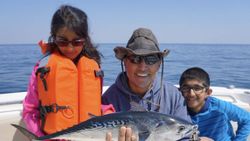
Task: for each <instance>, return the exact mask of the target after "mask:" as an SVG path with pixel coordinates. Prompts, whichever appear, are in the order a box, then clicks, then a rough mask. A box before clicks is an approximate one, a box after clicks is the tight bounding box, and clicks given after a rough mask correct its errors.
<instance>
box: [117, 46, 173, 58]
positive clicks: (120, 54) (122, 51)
mask: <svg viewBox="0 0 250 141" xmlns="http://www.w3.org/2000/svg"><path fill="white" fill-rule="evenodd" d="M114 52H115V57H116V58H117V59H119V60H123V59H124V58H125V57H126V56H127V55H128V54H135V55H149V54H156V53H157V54H160V55H161V56H162V57H165V56H167V55H168V54H169V52H170V50H168V49H165V50H163V51H162V52H161V51H150V50H145V49H137V50H131V49H129V48H126V47H122V46H117V47H115V48H114Z"/></svg>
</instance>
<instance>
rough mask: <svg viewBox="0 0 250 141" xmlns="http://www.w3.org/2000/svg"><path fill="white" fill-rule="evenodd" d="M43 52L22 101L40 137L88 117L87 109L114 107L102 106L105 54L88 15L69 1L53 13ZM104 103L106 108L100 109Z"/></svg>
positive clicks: (26, 116) (28, 122) (27, 121)
mask: <svg viewBox="0 0 250 141" xmlns="http://www.w3.org/2000/svg"><path fill="white" fill-rule="evenodd" d="M40 46H41V47H42V50H43V52H44V53H45V54H44V57H43V58H42V59H41V60H39V61H38V63H37V64H36V66H35V67H34V69H33V72H32V75H31V78H30V82H29V86H28V90H27V95H26V97H25V99H24V101H23V115H22V116H23V121H24V122H25V124H26V128H27V129H29V130H30V131H31V132H33V133H34V134H36V135H38V136H43V135H44V134H51V133H54V132H58V131H60V130H63V129H66V128H68V127H71V126H73V125H75V124H78V123H80V122H82V121H85V120H86V119H88V114H89V113H91V114H94V115H101V114H102V113H101V112H104V113H109V112H113V111H114V110H113V107H112V106H111V105H106V106H102V105H101V90H102V76H103V73H102V71H101V70H100V67H99V66H100V62H101V60H100V53H99V52H98V51H97V50H96V48H95V47H94V46H93V44H92V43H91V39H90V37H89V35H88V22H87V15H86V14H85V13H84V12H83V11H81V10H80V9H78V8H75V7H72V6H68V5H64V6H61V7H60V8H59V9H58V10H57V11H56V12H55V13H54V15H53V18H52V22H51V36H50V38H49V43H48V44H44V43H41V44H40ZM101 106H102V111H101Z"/></svg>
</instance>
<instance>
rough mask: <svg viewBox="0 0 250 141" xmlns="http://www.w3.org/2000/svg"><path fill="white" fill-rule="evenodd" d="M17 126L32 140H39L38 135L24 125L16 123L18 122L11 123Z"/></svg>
mask: <svg viewBox="0 0 250 141" xmlns="http://www.w3.org/2000/svg"><path fill="white" fill-rule="evenodd" d="M11 125H12V126H14V127H15V128H17V129H18V130H19V131H20V132H21V133H23V134H24V135H25V136H27V137H28V138H29V139H32V140H39V137H38V136H36V135H35V134H33V133H31V132H30V131H29V130H27V129H25V128H23V127H22V126H19V125H16V124H11Z"/></svg>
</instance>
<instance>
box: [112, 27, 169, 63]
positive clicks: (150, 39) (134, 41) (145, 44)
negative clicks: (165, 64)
mask: <svg viewBox="0 0 250 141" xmlns="http://www.w3.org/2000/svg"><path fill="white" fill-rule="evenodd" d="M114 52H115V56H116V58H117V59H119V60H122V59H124V58H125V57H126V56H127V55H128V54H135V55H149V54H156V53H157V54H159V55H161V56H162V57H165V56H167V55H168V53H169V50H168V49H165V50H163V51H160V49H159V44H158V41H157V39H156V37H155V36H154V34H153V32H152V31H151V30H149V29H147V28H138V29H136V30H135V31H134V32H133V34H132V36H131V37H130V39H129V41H128V43H127V46H126V47H122V46H117V47H115V48H114Z"/></svg>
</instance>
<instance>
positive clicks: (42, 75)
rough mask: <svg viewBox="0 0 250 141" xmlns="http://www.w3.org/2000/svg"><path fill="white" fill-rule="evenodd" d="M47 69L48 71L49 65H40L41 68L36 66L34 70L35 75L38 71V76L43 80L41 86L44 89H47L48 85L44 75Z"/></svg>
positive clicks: (47, 71)
mask: <svg viewBox="0 0 250 141" xmlns="http://www.w3.org/2000/svg"><path fill="white" fill-rule="evenodd" d="M49 71H50V68H49V67H41V68H38V69H37V71H36V75H38V73H40V78H41V80H42V82H43V87H44V89H45V91H47V90H48V86H47V82H46V80H45V78H44V76H45V75H46V74H47V73H49Z"/></svg>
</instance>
